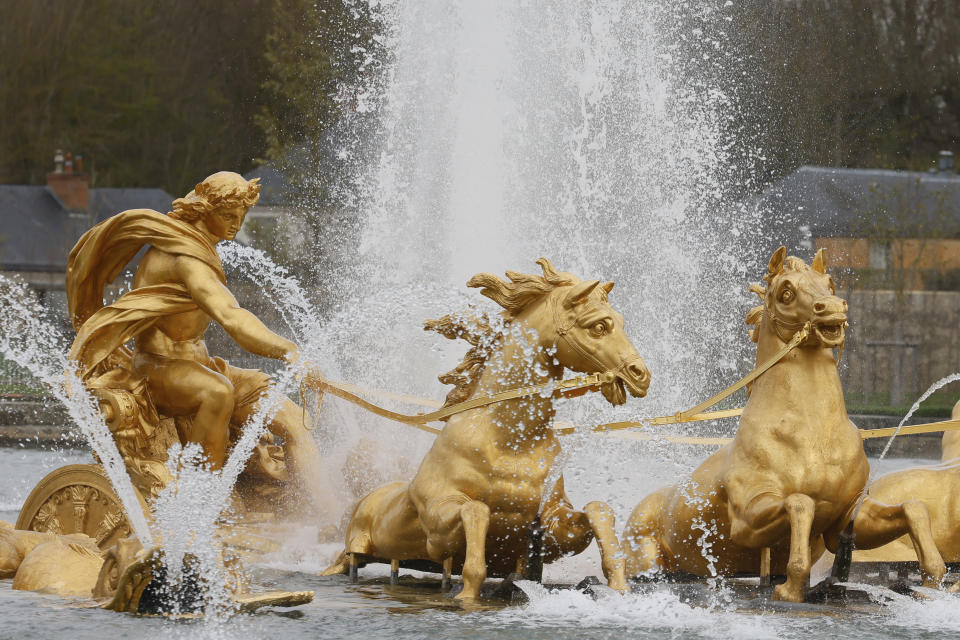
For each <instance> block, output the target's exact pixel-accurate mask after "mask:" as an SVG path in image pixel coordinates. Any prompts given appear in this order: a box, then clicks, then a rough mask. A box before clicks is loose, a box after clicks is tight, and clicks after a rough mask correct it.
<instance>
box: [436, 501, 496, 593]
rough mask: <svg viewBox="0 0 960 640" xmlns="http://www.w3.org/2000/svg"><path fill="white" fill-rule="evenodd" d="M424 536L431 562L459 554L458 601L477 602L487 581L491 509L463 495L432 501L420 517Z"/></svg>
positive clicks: (441, 560)
mask: <svg viewBox="0 0 960 640" xmlns="http://www.w3.org/2000/svg"><path fill="white" fill-rule="evenodd" d="M421 523H422V525H423V528H424V530H425V531H426V533H427V554H428V555H429V556H430V559H431V560H433V561H434V562H438V563H439V562H443V561H444V560H446V559H447V558H452V557H454V556H456V555H458V554H460V553H464V554H465V560H464V564H463V572H462V576H463V590H462V591H461V592H460V593H458V594H457V596H456V597H457V599H461V600H464V599H470V598H476V597H478V596H479V595H480V587H481V585H483V581H484V580H486V578H487V559H486V539H487V528H488V527H489V525H490V508H489V507H487V505H485V504H484V503H482V502H477V501H475V500H471V499H470V498H468V497H467V496H465V495H463V494H452V495H448V496H444V497H441V498H435V499H433V500H431V501H430V502H429V503H428V504H427V506H426V509H425V510H424V512H423V513H422V514H421Z"/></svg>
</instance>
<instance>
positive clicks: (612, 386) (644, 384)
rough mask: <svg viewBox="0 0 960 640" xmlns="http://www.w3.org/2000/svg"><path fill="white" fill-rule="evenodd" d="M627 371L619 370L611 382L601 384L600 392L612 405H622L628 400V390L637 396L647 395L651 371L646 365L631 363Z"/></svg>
mask: <svg viewBox="0 0 960 640" xmlns="http://www.w3.org/2000/svg"><path fill="white" fill-rule="evenodd" d="M624 369H625V370H626V371H625V372H618V373H617V374H616V376H615V377H614V378H613V381H611V382H605V383H604V384H602V385H600V392H601V393H603V397H604V398H606V399H607V402H609V403H610V404H612V405H621V404H624V403H625V402H626V401H627V391H629V392H630V395H632V396H634V397H636V398H642V397H644V396H645V395H647V388H648V387H649V386H650V373H649V372H648V371H647V369H646V367H643V366H640V365H637V364H630V365H628V366H627V367H624Z"/></svg>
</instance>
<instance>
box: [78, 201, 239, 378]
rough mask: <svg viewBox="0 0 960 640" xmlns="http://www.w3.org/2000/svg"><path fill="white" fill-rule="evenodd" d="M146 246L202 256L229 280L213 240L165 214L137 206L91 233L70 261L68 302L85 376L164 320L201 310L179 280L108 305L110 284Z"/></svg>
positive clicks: (200, 258)
mask: <svg viewBox="0 0 960 640" xmlns="http://www.w3.org/2000/svg"><path fill="white" fill-rule="evenodd" d="M144 245H151V246H153V247H156V248H157V249H160V250H161V251H165V252H167V253H171V254H175V255H186V256H190V257H193V258H196V259H198V260H201V261H202V262H204V263H205V264H207V265H209V266H210V267H211V268H212V269H213V270H214V272H215V273H216V274H217V277H219V278H220V280H221V281H222V282H225V281H226V278H225V276H224V274H223V265H222V264H221V262H220V257H219V256H218V255H217V252H216V249H215V248H214V246H213V245H212V244H211V243H210V242H209V241H208V240H207V238H206V237H204V236H203V234H201V233H200V231H199V230H197V229H196V228H195V227H194V226H192V225H190V224H187V223H185V222H181V221H179V220H175V219H173V218H170V217H168V216H165V215H163V214H162V213H158V212H156V211H152V210H150V209H132V210H130V211H124V212H123V213H119V214H117V215H115V216H113V217H112V218H110V219H109V220H106V221H104V222H101V223H100V224H98V225H97V226H95V227H93V228H92V229H90V230H89V231H87V232H86V233H85V234H84V235H83V237H82V238H80V240H79V241H78V242H77V244H76V246H75V247H74V248H73V251H71V252H70V257H69V258H68V260H67V304H68V305H69V310H70V317H71V320H72V321H73V326H74V328H75V329H76V330H77V337H76V339H75V340H74V341H73V346H72V347H71V349H70V358H71V359H73V360H75V361H76V362H78V363H79V364H80V366H81V370H82V371H83V375H84V377H85V378H86V377H89V376H91V375H93V374H94V372H96V371H97V368H98V366H99V365H100V364H101V363H103V362H104V361H105V360H106V359H107V358H109V357H110V355H111V354H113V353H114V352H116V351H117V349H120V348H121V347H123V345H124V344H125V343H127V342H128V341H129V340H131V339H133V338H134V337H136V336H137V335H138V334H139V333H141V332H142V331H144V330H145V329H147V328H149V327H150V326H152V325H153V324H154V323H155V322H156V321H157V320H158V319H160V318H162V317H164V316H168V315H173V314H177V313H184V312H187V311H194V310H196V309H198V308H199V307H198V306H197V303H196V302H194V301H193V299H192V298H191V297H190V294H189V293H188V291H187V289H186V287H184V286H183V285H173V284H169V285H166V284H165V285H153V286H150V287H141V288H139V289H134V290H133V291H130V292H128V293H126V294H124V295H122V296H121V297H120V298H118V299H117V300H116V301H115V302H113V303H112V304H109V305H107V306H104V304H103V290H104V287H105V286H106V285H107V284H109V283H110V282H113V280H115V279H116V278H117V276H119V275H120V273H121V272H122V271H123V269H124V267H126V266H127V264H128V263H129V262H130V261H131V260H132V259H133V258H134V257H135V256H136V255H137V252H138V251H140V249H141V248H143V246H144Z"/></svg>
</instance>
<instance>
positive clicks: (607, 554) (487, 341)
mask: <svg viewBox="0 0 960 640" xmlns="http://www.w3.org/2000/svg"><path fill="white" fill-rule="evenodd" d="M538 264H539V265H540V266H541V268H542V269H543V275H542V276H536V275H528V274H523V273H516V272H507V276H508V277H509V282H507V281H504V280H501V279H500V278H498V277H496V276H494V275H491V274H486V273H481V274H478V275H476V276H474V277H473V278H471V280H470V281H469V282H468V283H467V286H469V287H476V288H480V290H481V293H482V294H483V295H485V296H487V297H489V298H490V299H492V300H494V301H495V302H496V303H497V304H499V305H500V306H501V307H503V309H504V312H503V318H502V319H503V322H504V326H503V327H502V328H495V323H494V322H492V321H491V320H490V319H488V318H474V317H463V316H456V315H451V316H446V317H444V318H442V319H440V320H436V321H430V322H428V323H427V326H426V328H427V329H430V330H434V331H438V332H440V333H441V334H442V335H444V336H446V337H448V338H463V339H465V340H467V341H468V342H469V343H470V344H471V345H472V347H473V348H472V349H471V350H470V351H469V352H468V353H467V355H466V356H465V358H464V360H463V362H462V363H461V364H460V365H459V366H458V367H457V368H456V369H454V370H453V371H451V372H450V373H448V374H446V375H444V376H441V377H440V380H441V381H442V382H445V383H452V384H454V385H455V389H454V390H453V391H451V392H450V394H449V395H448V397H447V404H448V405H452V404H456V403H459V402H462V401H464V400H466V399H468V398H472V397H477V396H482V395H492V394H495V393H497V392H500V391H503V390H504V389H510V388H516V387H519V386H524V385H538V384H544V383H546V382H548V381H550V380H559V379H560V378H561V377H562V375H563V371H564V369H571V370H573V371H578V372H582V373H610V374H612V375H611V376H609V378H608V379H607V380H608V381H607V382H605V383H604V384H603V385H602V387H601V391H602V393H603V395H604V397H605V398H606V399H607V400H608V401H609V402H610V403H611V404H622V403H624V402H625V401H626V399H627V393H628V392H629V393H630V394H631V395H634V396H643V395H644V394H645V393H646V390H647V387H648V385H649V381H650V374H649V372H648V370H647V368H646V367H645V366H644V364H643V360H642V359H641V358H640V356H639V354H637V352H636V349H635V348H634V347H633V345H632V344H631V342H630V340H629V339H628V338H627V335H626V333H625V332H624V321H623V316H621V315H620V314H619V313H617V312H616V311H615V310H614V309H613V308H612V307H611V306H610V303H609V302H608V299H607V296H608V294H609V293H610V291H611V289H612V288H613V283H612V282H607V283H605V284H601V283H600V282H599V281H596V280H594V281H587V282H581V281H580V280H579V279H578V278H576V277H575V276H573V275H571V274H569V273H563V272H558V271H557V270H556V269H554V267H553V265H552V264H551V263H550V262H549V261H548V260H546V259H544V258H541V259H540V260H539V261H538ZM554 412H555V410H554V407H553V398H552V396H548V395H547V396H545V395H544V394H538V395H534V396H528V397H524V398H518V399H514V400H510V401H506V402H501V403H496V404H490V405H487V406H483V407H480V408H475V409H471V410H468V411H465V412H462V413H458V414H456V415H453V416H451V417H450V418H449V419H448V421H447V424H446V426H445V427H444V429H443V431H442V432H441V433H440V434H439V435H438V436H437V439H436V441H435V442H434V444H433V446H432V447H431V449H430V451H429V452H428V453H427V455H426V456H425V457H424V459H423V461H422V463H421V464H420V467H419V469H418V471H417V473H416V476H415V477H414V478H413V480H412V481H411V482H410V483H405V482H395V483H392V484H387V485H384V486H382V487H380V488H378V489H376V490H374V491H373V492H371V493H370V494H369V495H367V496H366V497H364V498H363V499H362V500H360V502H359V504H358V505H357V506H356V508H355V509H354V511H353V516H352V518H351V519H350V524H349V526H348V527H347V534H346V544H345V549H344V552H343V553H342V554H341V556H340V558H339V559H338V560H337V562H336V563H335V564H334V565H333V566H331V567H329V568H328V569H327V570H326V571H325V572H324V575H332V574H337V573H346V572H348V571H349V570H350V565H351V564H353V565H354V566H356V565H357V564H358V563H360V562H368V561H380V562H392V563H393V564H394V565H395V566H396V565H399V564H401V563H405V562H411V561H413V562H416V561H427V562H432V563H435V565H439V566H442V567H443V569H444V571H445V573H449V572H451V571H452V572H455V573H460V574H461V575H462V577H463V589H462V591H460V593H459V594H457V596H456V597H457V598H458V599H473V598H476V597H477V596H478V595H479V592H480V586H481V585H482V583H483V581H484V579H486V578H487V577H488V576H505V575H507V574H509V573H511V572H515V571H523V569H524V564H525V562H526V560H527V550H528V544H529V541H528V531H529V530H530V527H531V525H533V524H534V523H535V522H536V521H537V518H538V517H539V518H540V522H541V524H542V527H543V530H544V531H545V536H544V543H543V544H544V549H543V551H544V561H546V562H550V561H551V560H553V559H556V558H558V557H559V556H561V555H568V554H571V553H579V552H581V551H583V550H584V549H585V548H586V547H587V545H588V544H589V543H590V541H591V540H592V539H593V538H594V537H596V540H597V542H598V544H599V547H600V550H601V554H602V567H603V571H604V574H605V575H606V576H607V579H608V582H609V585H610V586H611V587H613V588H614V589H618V590H624V589H626V581H625V575H624V566H623V559H622V556H621V554H620V550H619V545H618V542H617V539H616V536H615V535H614V529H613V527H614V516H613V512H612V510H611V509H610V507H609V506H607V505H606V504H604V503H601V502H591V503H590V504H588V505H587V506H586V507H584V510H583V511H576V510H575V509H574V508H573V507H572V505H571V504H570V502H569V500H568V499H567V497H566V494H565V491H564V486H563V478H562V476H560V477H559V479H558V481H557V482H556V484H555V486H554V487H552V488H551V487H548V486H547V478H548V474H549V472H550V468H551V465H552V464H553V463H554V461H555V460H556V457H557V455H558V454H559V453H560V443H559V442H558V438H557V436H556V435H555V434H554V432H553V430H552V429H551V428H550V423H551V420H552V418H553V416H554ZM547 491H549V495H548V496H544V493H545V492H547ZM544 497H546V498H547V499H546V501H545V502H544V501H543V498H544ZM542 502H543V506H542V510H541V503H542ZM421 566H422V565H421Z"/></svg>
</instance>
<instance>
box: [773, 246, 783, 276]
mask: <svg viewBox="0 0 960 640" xmlns="http://www.w3.org/2000/svg"><path fill="white" fill-rule="evenodd" d="M786 258H787V248H786V247H780V248H779V249H777V250H776V251H774V252H773V257H771V258H770V265H769V267H768V270H769V273H770V275H771V276H775V275H777V274H778V273H780V270H781V269H783V261H784V260H786Z"/></svg>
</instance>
